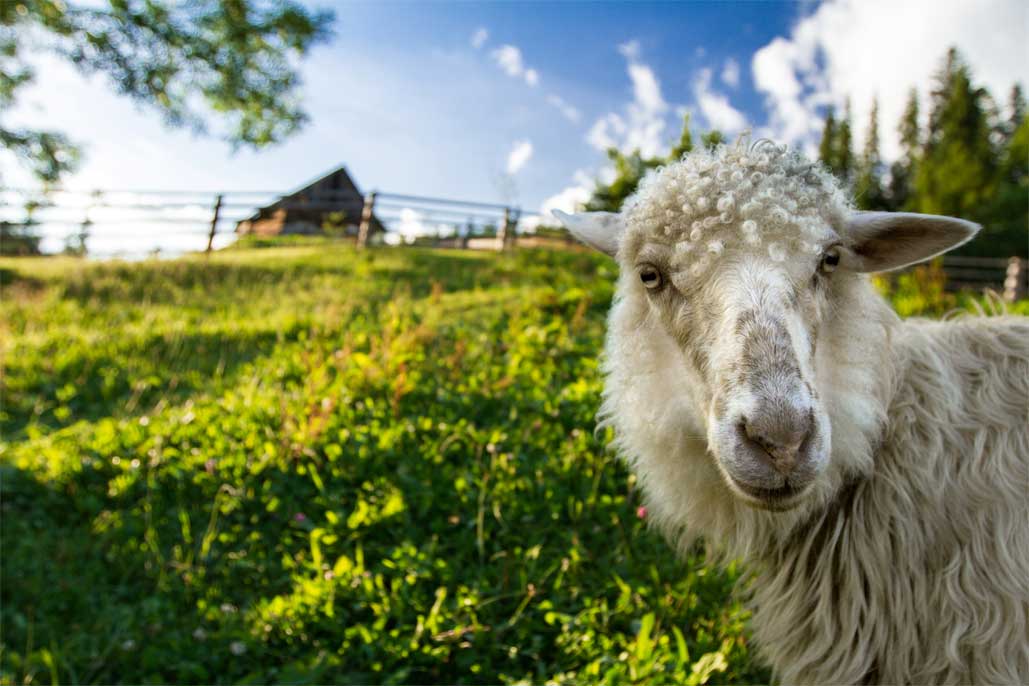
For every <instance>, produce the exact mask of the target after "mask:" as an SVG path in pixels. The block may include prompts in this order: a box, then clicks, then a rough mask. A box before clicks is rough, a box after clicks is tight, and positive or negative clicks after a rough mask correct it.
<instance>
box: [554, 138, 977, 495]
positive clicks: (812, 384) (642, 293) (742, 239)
mask: <svg viewBox="0 0 1029 686" xmlns="http://www.w3.org/2000/svg"><path fill="white" fill-rule="evenodd" d="M561 218H562V220H563V221H564V222H565V224H566V226H568V227H569V228H570V229H571V230H572V232H573V233H575V234H576V235H577V236H578V237H579V238H581V239H582V240H584V241H585V242H587V243H590V244H591V245H593V246H595V247H598V248H599V249H601V250H604V251H605V252H607V253H609V254H612V255H614V256H615V257H616V259H617V260H618V262H619V266H620V268H621V273H622V276H621V279H620V282H619V289H618V297H619V298H620V299H621V301H622V303H623V305H624V306H625V307H627V308H628V311H631V312H633V313H634V314H633V317H634V319H633V323H632V326H629V327H624V328H623V329H622V331H621V334H620V335H623V336H625V335H628V336H629V337H637V340H630V341H626V340H621V341H617V342H616V345H615V346H614V349H615V350H617V351H618V354H619V355H632V354H634V352H633V351H641V352H640V353H639V354H643V352H642V351H644V350H652V349H654V347H655V345H658V344H659V343H658V342H661V343H660V345H661V346H663V349H664V350H673V351H676V353H675V354H676V356H677V359H676V360H674V362H673V361H670V360H669V358H668V357H667V356H666V357H664V358H662V359H663V362H662V364H664V365H666V369H665V370H664V371H663V373H662V377H661V378H658V377H656V376H655V377H654V379H655V380H654V383H655V384H658V383H659V384H660V385H661V387H662V391H661V394H662V395H661V397H662V398H664V402H666V403H675V402H676V400H675V399H674V396H676V395H678V396H681V402H679V403H678V404H680V405H682V406H685V407H687V408H688V412H687V413H686V414H685V416H684V420H683V421H684V422H686V423H688V424H689V425H690V426H687V427H685V431H688V432H691V433H694V434H702V435H703V437H704V438H705V439H706V444H707V451H706V452H707V454H708V456H709V457H708V459H710V460H712V461H713V463H714V465H715V467H716V468H717V471H718V473H719V474H720V476H721V480H722V481H723V482H724V484H725V486H726V487H727V488H728V489H729V490H730V491H731V492H732V493H733V494H734V495H735V496H737V497H738V498H740V499H741V500H742V501H743V502H745V503H746V504H748V505H751V506H754V507H758V508H762V509H767V510H787V509H791V508H793V507H795V506H797V505H799V504H800V503H802V502H803V501H804V500H805V496H807V495H808V494H809V493H810V492H812V491H813V490H815V488H814V487H815V486H816V485H817V484H818V483H819V480H820V479H821V480H823V481H826V479H827V477H826V476H825V475H826V474H827V472H828V471H829V470H830V467H831V455H832V454H833V451H832V436H831V428H830V427H831V426H832V424H833V421H832V419H833V418H832V417H831V416H830V414H829V411H830V410H829V408H828V407H827V406H826V404H825V403H824V402H823V396H824V395H825V393H824V392H823V391H824V390H825V389H826V387H827V385H828V384H830V383H831V381H830V380H829V377H831V375H832V368H831V367H832V365H833V359H832V355H831V353H830V354H829V355H826V354H820V351H819V346H820V342H821V341H822V340H823V338H824V337H825V334H826V331H827V330H829V329H831V327H832V326H833V325H834V323H835V322H838V321H839V319H838V318H839V317H846V316H847V313H846V312H845V311H842V310H843V309H844V308H842V307H841V304H842V303H844V302H846V300H847V297H848V289H849V288H851V287H853V285H854V283H855V282H856V280H857V277H856V276H855V275H854V272H862V271H881V270H884V269H889V268H896V267H899V266H903V265H905V264H909V263H911V262H913V261H918V260H921V259H925V258H927V257H928V256H931V255H933V254H936V253H938V252H941V251H942V250H945V249H947V248H949V247H953V246H954V245H956V244H959V243H961V242H963V241H964V240H967V239H968V238H969V237H971V235H972V234H973V233H974V225H972V224H969V223H968V222H961V221H960V220H950V219H946V218H940V217H926V216H922V215H904V214H885V213H854V212H852V211H851V210H850V208H849V207H848V205H847V203H846V202H845V200H844V198H843V196H842V194H841V193H840V191H839V189H838V188H837V186H836V183H835V181H834V180H833V179H832V178H831V177H830V176H829V175H828V174H827V173H825V172H824V171H823V170H821V169H820V168H818V167H813V166H811V165H810V164H807V163H805V162H803V161H802V160H801V159H800V158H799V157H797V156H795V155H788V154H786V153H785V152H784V151H783V150H781V149H777V148H771V149H768V148H764V149H761V148H758V149H757V150H756V152H755V149H754V148H752V149H750V150H744V149H742V148H740V147H737V148H735V149H725V148H723V149H720V150H719V151H716V152H715V153H701V154H700V155H696V154H695V155H694V156H690V157H687V158H686V159H685V160H684V161H683V162H681V163H678V164H674V165H670V166H669V167H666V168H664V169H663V170H661V171H660V172H658V173H657V174H655V175H654V176H652V177H650V178H649V179H648V180H646V181H645V182H644V184H643V186H642V187H641V190H640V191H639V193H638V194H637V195H636V196H635V197H634V198H633V199H632V200H631V201H630V202H629V203H628V204H627V207H626V209H625V210H624V211H623V213H622V214H620V215H614V214H605V213H590V214H585V215H575V216H570V215H561ZM630 383H631V382H630ZM669 389H671V390H669ZM637 392H638V396H639V397H640V398H642V399H643V402H646V389H637ZM654 395H655V396H657V395H659V394H658V393H657V391H656V389H655V394H654ZM614 412H615V413H617V412H618V408H614ZM616 424H617V422H616ZM646 457H647V456H633V459H636V460H639V459H646Z"/></svg>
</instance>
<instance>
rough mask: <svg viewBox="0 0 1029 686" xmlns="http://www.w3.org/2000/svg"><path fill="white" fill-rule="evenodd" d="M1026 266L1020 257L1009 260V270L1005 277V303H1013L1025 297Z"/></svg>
mask: <svg viewBox="0 0 1029 686" xmlns="http://www.w3.org/2000/svg"><path fill="white" fill-rule="evenodd" d="M1024 271H1025V265H1024V264H1023V263H1022V260H1021V259H1020V258H1018V257H1012V258H1011V259H1010V260H1008V270H1007V274H1006V275H1005V277H1004V302H1009V303H1013V302H1015V301H1016V300H1018V299H1019V298H1020V297H1021V296H1023V295H1025V290H1024V289H1023V288H1022V282H1023V281H1024V280H1025V276H1024V274H1023V272H1024Z"/></svg>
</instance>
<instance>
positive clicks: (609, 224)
mask: <svg viewBox="0 0 1029 686" xmlns="http://www.w3.org/2000/svg"><path fill="white" fill-rule="evenodd" d="M554 216H555V217H557V218H558V220H559V221H560V222H561V223H562V224H564V227H565V228H566V229H568V230H569V231H571V232H572V235H573V236H575V237H576V238H578V239H579V240H580V241H582V242H583V243H585V244H586V245H588V246H590V247H591V248H595V249H597V250H599V251H600V252H602V253H606V254H608V255H610V256H611V257H614V256H615V253H616V252H618V241H619V239H620V238H621V236H622V231H623V230H624V229H625V222H623V221H622V216H621V215H620V214H615V213H613V212H579V213H577V214H568V213H567V212H562V211H561V210H554Z"/></svg>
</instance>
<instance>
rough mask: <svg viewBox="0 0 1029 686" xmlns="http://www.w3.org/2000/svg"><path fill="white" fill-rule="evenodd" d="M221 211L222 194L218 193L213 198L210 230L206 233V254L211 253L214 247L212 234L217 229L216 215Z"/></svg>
mask: <svg viewBox="0 0 1029 686" xmlns="http://www.w3.org/2000/svg"><path fill="white" fill-rule="evenodd" d="M221 211H222V196H221V195H218V197H217V198H215V200H214V212H213V213H212V214H211V231H210V232H209V233H208V234H207V250H205V251H204V252H206V253H207V254H208V255H210V254H211V250H212V249H213V248H214V234H215V232H216V231H218V215H219V214H221Z"/></svg>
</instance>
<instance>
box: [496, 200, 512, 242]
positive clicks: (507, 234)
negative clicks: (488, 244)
mask: <svg viewBox="0 0 1029 686" xmlns="http://www.w3.org/2000/svg"><path fill="white" fill-rule="evenodd" d="M514 241H515V221H514V219H513V218H512V217H511V208H510V207H505V208H504V223H503V224H501V225H500V228H499V230H498V231H497V250H504V249H505V248H507V247H508V246H510V245H512V244H513V243H514Z"/></svg>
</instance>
